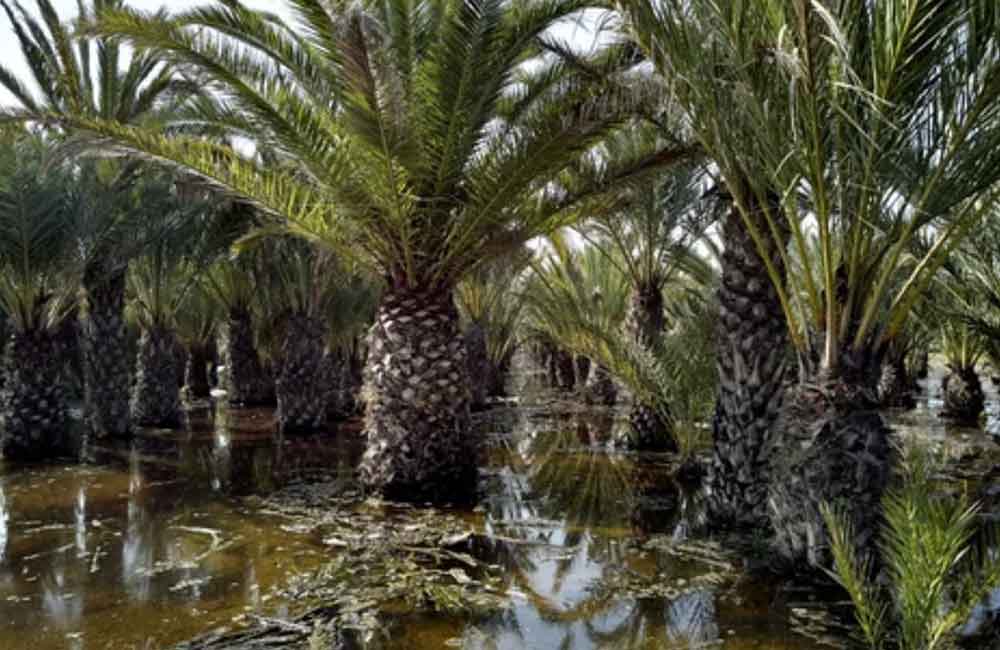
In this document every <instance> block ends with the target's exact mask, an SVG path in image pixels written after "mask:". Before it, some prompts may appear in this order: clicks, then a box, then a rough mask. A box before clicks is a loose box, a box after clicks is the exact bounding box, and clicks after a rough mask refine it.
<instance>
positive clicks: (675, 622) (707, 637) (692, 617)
mask: <svg viewBox="0 0 1000 650" xmlns="http://www.w3.org/2000/svg"><path fill="white" fill-rule="evenodd" d="M667 636H668V637H669V638H670V639H671V640H673V641H687V644H688V647H690V648H696V647H701V646H705V645H708V644H709V643H711V642H713V641H715V640H717V639H718V638H719V624H718V622H717V621H716V610H715V594H713V593H712V592H711V591H708V590H707V589H700V590H697V591H689V592H687V593H685V594H683V595H681V596H680V598H678V599H677V600H675V601H674V602H672V603H671V604H670V607H669V609H668V610H667Z"/></svg>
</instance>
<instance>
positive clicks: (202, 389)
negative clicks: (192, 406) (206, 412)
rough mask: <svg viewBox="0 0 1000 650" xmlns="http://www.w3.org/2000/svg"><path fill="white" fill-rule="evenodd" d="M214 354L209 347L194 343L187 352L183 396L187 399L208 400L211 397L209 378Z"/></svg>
mask: <svg viewBox="0 0 1000 650" xmlns="http://www.w3.org/2000/svg"><path fill="white" fill-rule="evenodd" d="M214 359H215V354H214V350H213V349H212V346H211V345H206V344H204V343H196V344H194V345H191V346H190V347H189V348H188V350H187V359H186V360H185V363H184V394H185V395H186V396H187V398H188V399H208V398H209V397H211V395H212V385H211V381H210V378H209V374H210V368H211V364H212V363H214Z"/></svg>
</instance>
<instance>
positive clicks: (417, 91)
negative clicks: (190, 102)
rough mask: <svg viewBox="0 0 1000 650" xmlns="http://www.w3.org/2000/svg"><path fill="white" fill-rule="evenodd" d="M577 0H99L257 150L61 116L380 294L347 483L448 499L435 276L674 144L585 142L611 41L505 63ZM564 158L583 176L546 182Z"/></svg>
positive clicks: (607, 118)
mask: <svg viewBox="0 0 1000 650" xmlns="http://www.w3.org/2000/svg"><path fill="white" fill-rule="evenodd" d="M581 8H582V5H581V4H580V3H579V2H577V1H576V0H548V1H546V2H542V3H536V2H531V3H528V2H520V1H518V2H514V3H509V2H503V1H501V0H475V1H473V2H458V1H457V0H425V1H423V2H418V3H416V4H413V3H405V2H401V1H396V2H390V3H382V4H377V3H368V2H361V3H354V4H339V5H336V4H335V5H331V4H328V3H322V2H317V1H316V0H295V1H294V2H292V3H291V9H292V11H293V13H294V14H295V19H296V23H295V24H294V25H292V24H288V23H286V22H284V21H283V20H282V19H280V18H279V17H277V16H274V15H272V14H266V13H258V12H255V11H252V10H250V9H248V8H246V7H245V6H244V5H243V4H242V3H241V2H238V1H229V0H227V1H226V2H225V3H222V4H217V5H213V6H208V7H203V8H199V9H195V10H191V11H188V12H183V13H179V14H175V15H173V16H170V17H167V16H166V15H164V14H159V15H142V14H139V13H136V12H130V11H113V12H105V14H104V16H103V19H102V21H101V30H102V33H104V34H109V35H112V36H114V37H116V38H118V39H120V40H123V41H127V42H128V43H130V44H131V45H132V46H134V47H136V48H137V49H138V50H139V51H142V52H152V53H156V54H158V55H160V56H162V57H164V58H165V59H166V60H168V61H170V62H174V63H179V64H184V65H187V66H189V67H190V69H191V70H192V71H193V73H194V74H197V75H198V76H199V81H200V83H201V84H202V85H203V86H204V87H205V88H207V89H209V90H214V91H218V92H217V97H218V98H220V99H218V100H217V101H214V102H211V103H210V102H207V101H200V102H196V103H195V104H194V107H193V109H192V112H191V114H190V115H189V116H188V118H189V119H185V120H184V123H185V124H186V125H187V126H188V127H190V128H195V127H196V126H200V127H201V128H202V129H203V130H205V131H209V132H214V133H216V134H221V135H227V136H230V135H239V136H241V137H244V138H247V139H248V140H249V141H250V142H253V143H256V144H257V145H258V146H259V147H260V148H262V149H267V150H268V151H269V152H272V153H271V155H272V156H273V158H274V159H275V160H276V162H277V163H278V164H267V165H264V164H262V163H261V162H260V161H259V159H257V158H253V159H251V158H249V157H247V156H245V155H241V153H240V152H239V151H236V150H234V149H232V148H229V147H226V146H222V145H214V144H210V143H207V142H206V141H204V140H201V139H199V138H196V137H188V136H184V135H180V134H177V135H171V136H168V137H164V136H161V135H159V134H155V133H152V132H151V131H149V130H145V129H141V128H137V127H132V126H126V125H122V124H119V123H114V122H111V121H107V120H101V119H88V118H73V119H72V120H66V119H65V118H61V119H62V122H63V123H67V124H68V123H70V122H71V123H72V125H73V126H74V127H77V128H81V129H85V130H88V131H90V132H92V133H96V134H99V135H101V136H104V137H105V138H107V139H108V140H109V141H112V142H114V143H115V144H117V145H118V146H123V147H125V148H127V149H129V150H132V151H140V152H143V153H145V154H146V155H149V156H153V157H156V158H158V159H160V160H167V161H171V162H173V163H175V164H178V165H181V166H183V167H185V168H187V169H188V170H190V171H193V172H195V173H198V174H201V175H202V176H204V177H206V178H208V179H210V180H212V181H213V182H215V183H216V184H218V185H220V186H222V187H224V188H227V189H228V190H230V191H231V192H233V193H235V194H238V195H240V196H243V197H246V198H247V199H248V200H250V201H252V202H253V203H254V204H255V205H256V206H258V207H259V208H260V209H261V210H262V211H264V212H265V213H267V214H270V215H273V216H275V217H276V218H277V219H278V220H279V221H280V223H279V224H278V225H279V227H281V228H283V229H285V230H290V231H292V232H295V233H297V234H299V235H301V236H304V237H307V238H311V239H313V240H315V241H319V242H322V243H323V244H325V245H328V246H330V247H331V248H332V249H334V250H335V251H337V252H338V253H339V254H340V255H341V257H343V258H344V259H349V260H350V259H358V260H359V261H361V262H364V263H366V264H368V265H369V266H370V267H372V268H374V269H375V270H377V272H378V274H379V275H380V276H381V277H383V278H384V279H385V285H386V291H385V293H384V295H383V298H382V303H381V305H380V308H379V313H378V318H377V321H376V324H375V326H374V327H373V329H372V332H371V338H370V342H369V356H368V368H367V373H366V381H367V394H368V409H367V425H366V428H367V437H368V449H367V452H366V454H365V458H364V462H363V467H362V473H363V476H364V480H365V482H366V483H367V484H368V485H369V486H370V487H371V488H373V489H374V490H377V491H380V492H382V493H383V494H385V495H387V496H390V497H395V498H405V499H408V500H420V501H423V500H426V499H434V500H450V499H454V498H465V497H468V496H470V495H471V493H472V489H471V486H472V483H473V482H474V480H475V477H476V471H475V466H474V459H475V458H476V454H475V453H474V449H473V447H474V443H473V441H472V440H471V439H470V438H469V437H468V436H467V435H466V433H467V427H468V384H467V378H466V370H465V367H466V359H465V351H464V346H463V344H462V340H461V336H460V332H459V329H458V312H457V310H456V308H455V305H454V301H453V294H454V289H455V286H456V283H457V282H458V281H459V280H460V279H461V278H462V277H464V276H465V275H466V274H467V273H469V272H470V271H472V270H473V269H475V268H476V267H477V266H479V265H482V264H485V263H486V262H488V261H489V260H491V259H494V258H496V257H498V256H501V255H503V254H505V253H507V252H508V251H510V250H515V249H516V248H518V247H519V246H521V245H522V244H523V243H524V242H526V241H527V240H529V239H531V238H533V237H535V236H537V235H539V234H544V233H546V232H549V231H551V230H552V229H553V228H554V227H556V226H558V225H560V224H561V223H562V222H564V221H568V220H571V219H573V218H575V214H574V212H573V209H574V207H576V206H577V205H579V204H580V203H581V202H582V201H583V200H584V199H587V198H589V197H592V196H594V195H595V194H597V193H599V192H600V191H602V190H605V189H606V188H608V187H609V186H611V184H612V183H614V182H615V181H616V179H624V180H628V179H631V178H634V177H636V176H639V177H641V176H642V175H643V174H644V173H646V172H648V171H651V170H655V169H656V168H657V167H658V166H662V165H666V164H670V163H671V162H673V161H674V160H675V159H677V158H678V157H680V156H683V155H688V151H687V149H686V148H685V149H683V150H679V149H678V148H677V146H676V145H675V144H674V143H670V142H661V141H654V142H650V143H648V149H647V150H645V151H643V152H641V154H638V153H637V155H636V157H635V158H633V159H629V160H615V161H607V160H604V159H600V158H599V157H595V156H590V155H588V152H590V151H592V150H593V149H594V147H595V146H596V145H597V144H598V143H600V142H601V141H602V140H603V139H604V138H605V137H607V136H608V135H609V134H611V133H614V132H615V131H616V130H618V129H620V128H621V127H623V126H625V124H626V120H627V118H628V117H629V116H630V115H631V114H632V113H633V112H634V107H635V106H636V105H638V104H645V103H646V102H648V100H649V93H641V92H640V93H630V92H626V87H625V85H624V84H623V83H612V82H611V81H608V80H612V79H617V78H618V77H616V76H615V75H616V73H617V72H618V71H619V70H620V69H621V67H622V61H623V60H631V59H630V58H628V57H627V56H626V55H630V54H631V52H630V50H629V49H628V48H613V49H611V50H610V51H608V52H607V53H605V52H601V53H600V54H599V55H595V56H594V57H592V58H593V61H591V62H590V63H589V64H588V65H587V66H586V67H585V68H583V67H580V66H568V65H566V64H565V63H564V62H563V61H562V60H553V59H551V58H543V59H539V60H538V65H533V66H527V67H526V66H523V65H522V64H523V63H524V62H525V61H526V60H528V59H530V58H532V57H536V56H537V55H538V54H539V53H540V52H542V51H544V50H546V49H552V48H554V47H558V44H554V43H552V42H551V39H550V38H548V37H547V36H546V33H547V30H548V29H549V27H551V26H552V25H553V24H555V23H556V22H558V21H560V20H563V19H566V18H571V17H573V16H574V15H576V14H577V13H578V12H579V11H580V10H581ZM51 119H53V120H58V119H60V118H58V117H55V116H53V117H52V118H51ZM581 169H582V170H583V172H585V173H581V172H580V170H581ZM563 174H573V175H574V176H575V177H576V178H578V179H586V181H587V182H586V183H584V182H576V183H573V184H572V186H569V185H566V184H563V188H560V186H559V185H557V184H554V183H555V182H556V181H559V180H560V177H561V175H563ZM566 187H571V189H564V188H566Z"/></svg>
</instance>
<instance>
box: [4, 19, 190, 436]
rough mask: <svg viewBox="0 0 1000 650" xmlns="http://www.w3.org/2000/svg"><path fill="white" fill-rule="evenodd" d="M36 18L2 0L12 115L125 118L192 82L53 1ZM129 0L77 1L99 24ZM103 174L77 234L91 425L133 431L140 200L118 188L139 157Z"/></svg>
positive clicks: (8, 116) (138, 117)
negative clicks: (88, 29) (130, 282)
mask: <svg viewBox="0 0 1000 650" xmlns="http://www.w3.org/2000/svg"><path fill="white" fill-rule="evenodd" d="M35 4H36V7H37V10H38V11H37V16H38V17H36V15H35V14H32V13H30V12H29V11H27V10H26V9H25V8H24V6H23V5H22V4H21V3H20V2H16V1H9V0H4V1H3V2H0V7H2V9H3V11H4V12H5V13H6V15H7V17H8V19H9V20H10V22H11V25H12V27H13V29H14V34H15V36H16V38H17V42H18V45H19V47H20V52H21V55H22V57H23V58H24V60H25V62H26V63H27V64H28V65H27V69H28V72H29V75H30V83H28V84H26V83H25V82H24V80H21V79H18V78H17V77H16V76H15V75H14V74H13V73H12V72H11V70H10V68H9V67H7V66H6V65H0V85H2V86H3V87H4V88H5V89H6V90H7V91H8V92H10V93H11V94H12V95H13V96H14V97H15V99H16V100H17V102H18V104H19V106H18V107H17V108H11V109H8V110H6V111H5V116H4V118H5V121H11V120H16V121H31V120H33V119H34V118H36V117H38V116H40V115H48V114H53V113H54V114H63V115H87V116H91V117H95V118H100V119H105V120H111V119H114V120H117V121H119V122H122V123H140V122H144V121H147V120H148V119H150V118H151V117H152V116H153V115H154V114H156V113H157V112H159V111H163V110H166V109H167V107H168V106H169V105H171V104H173V103H175V102H177V101H179V99H180V98H181V97H184V96H186V95H188V94H190V93H191V92H192V91H193V90H194V88H193V86H191V85H190V84H187V83H185V82H184V81H183V80H182V79H179V78H177V77H176V75H175V74H174V71H173V70H172V68H170V67H169V66H165V65H163V64H162V62H160V61H159V60H157V59H155V58H153V57H150V56H145V55H132V56H128V55H125V54H124V53H123V52H122V51H121V48H120V47H119V46H117V45H116V44H114V43H112V42H110V41H108V40H106V39H100V38H80V37H77V36H76V35H75V34H74V33H73V32H74V29H73V27H72V26H71V25H69V24H67V23H66V22H65V21H62V20H61V19H60V17H59V15H58V12H57V11H56V10H55V7H54V6H53V4H52V2H51V0H37V1H36V3H35ZM122 6H123V0H94V1H93V3H91V4H84V3H83V2H81V3H80V4H79V18H78V20H79V21H80V22H81V23H87V22H92V21H93V19H94V17H95V15H96V14H97V13H99V12H101V11H104V10H106V9H119V8H121V7H122ZM104 166H105V169H104V171H103V173H101V174H99V176H98V178H99V180H100V181H101V182H102V183H104V186H105V191H104V192H103V193H96V194H95V195H94V196H93V197H92V198H93V199H94V200H99V201H104V203H105V205H104V206H103V207H102V208H100V209H95V210H93V211H92V212H91V213H90V215H91V218H90V219H89V220H88V222H87V224H85V226H86V227H85V228H83V229H81V230H80V232H79V236H80V250H81V252H82V254H83V255H84V257H85V258H86V266H85V271H84V274H83V279H82V282H83V286H84V289H85V291H86V298H87V299H86V302H85V306H84V310H83V315H82V320H83V323H82V327H81V339H82V340H81V343H82V348H83V352H84V355H83V357H84V381H85V393H86V395H85V398H86V399H85V402H86V403H85V406H86V415H87V420H88V422H89V424H90V429H91V431H92V432H93V433H94V434H95V435H97V436H105V435H110V436H124V435H127V434H128V433H129V432H130V430H131V425H130V422H129V411H128V399H129V397H128V394H129V374H130V372H129V364H130V360H129V359H128V358H127V356H126V355H125V354H124V351H125V350H126V349H127V347H128V346H127V345H126V331H125V320H124V308H125V285H126V280H125V278H126V275H127V271H128V262H129V259H130V258H132V257H134V256H135V255H137V254H138V253H139V251H138V250H136V247H135V246H134V245H133V244H134V243H135V242H134V241H132V235H133V234H134V228H135V226H136V224H137V219H136V216H137V215H141V214H142V206H141V205H139V206H136V205H135V204H133V203H129V202H128V201H127V200H125V197H123V196H119V194H121V193H127V192H128V188H129V185H130V184H131V183H132V182H133V181H134V178H135V174H136V172H137V170H136V169H135V168H134V166H132V165H128V164H126V165H120V164H113V163H105V165H104Z"/></svg>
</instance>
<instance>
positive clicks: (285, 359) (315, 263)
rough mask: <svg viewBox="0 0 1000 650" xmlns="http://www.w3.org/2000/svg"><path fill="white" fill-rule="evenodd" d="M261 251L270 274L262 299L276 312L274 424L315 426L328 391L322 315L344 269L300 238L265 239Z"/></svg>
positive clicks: (286, 428)
mask: <svg viewBox="0 0 1000 650" xmlns="http://www.w3.org/2000/svg"><path fill="white" fill-rule="evenodd" d="M266 250H267V259H268V261H269V263H270V264H272V265H273V275H272V278H271V282H270V283H268V285H267V288H266V289H265V292H266V293H267V294H268V297H267V298H265V299H264V300H263V302H266V303H267V304H268V309H269V310H270V311H274V312H277V313H279V314H280V318H279V319H278V320H280V322H281V326H280V327H279V329H280V333H279V334H278V341H279V342H278V343H277V348H278V350H277V355H276V356H277V359H276V367H277V373H276V379H275V391H276V397H277V402H278V429H279V431H281V432H283V433H302V432H314V431H319V430H322V429H323V427H324V425H325V424H326V418H327V412H328V399H329V396H330V391H329V377H328V374H329V372H330V370H331V363H332V360H331V359H329V355H330V354H331V352H330V350H328V349H327V341H328V339H329V336H328V334H329V331H328V321H327V319H328V316H329V310H330V307H331V305H332V304H334V303H335V301H336V298H337V290H338V288H339V283H340V282H342V281H343V280H344V279H345V276H347V273H346V272H345V271H344V270H343V269H342V268H341V267H340V265H338V264H337V262H336V260H335V259H334V258H333V256H332V255H331V254H330V253H329V252H327V251H323V250H320V249H319V248H318V247H316V246H315V245H314V244H311V243H309V242H306V241H302V240H300V239H285V240H271V241H269V242H268V246H267V248H266Z"/></svg>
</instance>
